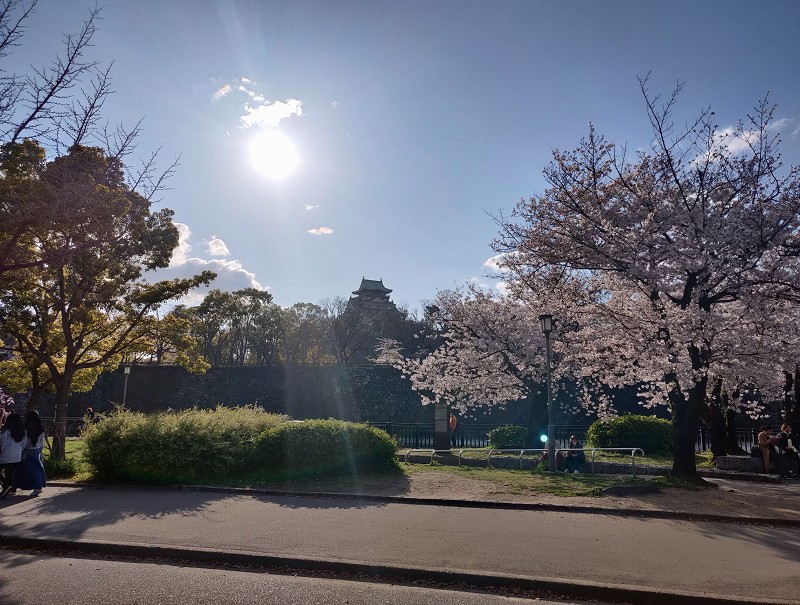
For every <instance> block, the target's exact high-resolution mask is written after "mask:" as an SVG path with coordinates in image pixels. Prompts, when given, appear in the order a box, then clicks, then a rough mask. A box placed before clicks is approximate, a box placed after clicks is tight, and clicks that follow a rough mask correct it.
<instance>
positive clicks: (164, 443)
mask: <svg viewBox="0 0 800 605" xmlns="http://www.w3.org/2000/svg"><path fill="white" fill-rule="evenodd" d="M287 420H288V417H287V416H281V415H277V414H268V413H266V412H265V411H264V410H262V409H261V408H254V407H239V408H225V407H218V408H216V409H214V410H199V409H191V410H182V411H179V412H174V413H172V412H159V413H156V414H150V415H145V414H142V413H138V412H130V411H127V410H117V411H116V412H114V413H113V414H110V415H108V416H107V417H104V418H103V419H102V420H101V421H100V422H98V423H96V424H90V425H89V426H88V427H87V428H86V429H85V430H84V432H83V438H84V440H85V442H86V451H85V461H86V463H87V464H89V466H90V467H91V468H92V469H93V471H94V475H95V477H97V478H98V479H104V480H144V481H191V480H194V479H202V478H208V479H214V478H218V477H223V476H225V475H228V474H236V473H243V472H245V471H248V470H250V469H251V468H252V465H253V461H254V459H255V457H256V452H257V450H258V444H259V443H260V441H261V440H262V438H263V437H264V435H265V434H266V433H267V432H268V431H269V430H270V429H272V428H274V427H275V426H278V425H280V424H281V423H285V422H286V421H287Z"/></svg>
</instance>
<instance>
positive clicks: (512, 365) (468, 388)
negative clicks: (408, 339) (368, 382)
mask: <svg viewBox="0 0 800 605" xmlns="http://www.w3.org/2000/svg"><path fill="white" fill-rule="evenodd" d="M538 309H539V307H538V306H537V305H535V304H527V303H523V302H520V301H516V300H512V299H509V298H504V297H502V296H499V295H498V294H496V293H491V292H484V291H481V290H479V289H477V288H474V287H467V288H466V289H465V290H454V291H446V292H440V293H439V294H438V296H437V298H436V300H435V301H434V303H433V304H432V305H430V306H429V307H428V311H427V315H428V318H429V320H431V321H433V322H435V323H436V324H437V326H438V327H439V332H438V333H435V334H432V335H431V337H433V338H435V340H436V341H438V346H436V347H435V348H434V349H433V351H430V352H429V351H427V350H426V348H424V347H422V348H419V349H418V350H417V353H416V354H413V353H412V354H410V355H409V354H407V353H405V352H404V351H402V350H401V346H400V343H398V342H396V341H393V340H388V339H385V340H382V341H381V342H380V344H379V346H378V351H379V355H378V358H377V361H378V362H379V363H388V364H391V365H393V366H394V367H396V368H398V369H399V370H400V371H401V372H402V373H403V375H404V376H405V377H407V378H408V379H409V380H410V382H411V386H412V388H413V389H414V390H416V391H418V392H419V393H420V395H421V398H422V402H423V403H433V402H446V403H447V404H449V405H450V406H451V407H453V408H455V409H457V410H459V411H460V412H462V413H466V412H468V411H469V410H471V409H474V408H477V407H480V406H484V405H490V406H492V405H501V406H502V405H505V404H506V403H507V402H509V401H514V400H519V399H528V400H529V401H530V402H531V411H530V415H529V420H528V432H529V437H531V436H532V435H535V434H538V429H540V428H541V426H542V425H544V424H546V423H547V399H546V395H545V389H544V387H543V384H544V380H545V372H546V361H545V341H544V335H543V334H542V332H541V329H540V327H539V325H540V324H539V314H540V313H539V311H538ZM554 359H555V363H556V367H555V368H554V369H555V371H556V373H558V372H559V371H560V370H559V368H558V359H559V356H558V355H556V356H555V357H554ZM559 375H560V374H559Z"/></svg>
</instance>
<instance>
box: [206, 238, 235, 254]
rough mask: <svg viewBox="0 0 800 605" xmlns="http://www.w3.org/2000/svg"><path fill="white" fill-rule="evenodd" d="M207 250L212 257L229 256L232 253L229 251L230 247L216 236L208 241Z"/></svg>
mask: <svg viewBox="0 0 800 605" xmlns="http://www.w3.org/2000/svg"><path fill="white" fill-rule="evenodd" d="M207 250H208V253H209V254H210V255H211V256H228V255H229V254H230V253H231V251H230V250H228V246H226V245H225V242H223V241H222V240H221V239H219V238H218V237H216V236H214V237H212V238H211V239H210V240H209V241H208V248H207Z"/></svg>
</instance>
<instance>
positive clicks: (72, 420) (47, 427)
mask: <svg viewBox="0 0 800 605" xmlns="http://www.w3.org/2000/svg"><path fill="white" fill-rule="evenodd" d="M83 422H84V418H83V416H68V417H67V437H79V436H80V434H81V429H82V428H83ZM42 427H43V428H44V434H45V435H47V436H48V437H52V436H53V435H54V434H55V429H56V419H55V418H53V417H52V416H50V417H47V416H42Z"/></svg>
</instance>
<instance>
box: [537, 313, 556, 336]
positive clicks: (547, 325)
mask: <svg viewBox="0 0 800 605" xmlns="http://www.w3.org/2000/svg"><path fill="white" fill-rule="evenodd" d="M539 321H540V322H541V324H542V332H544V333H545V334H550V332H552V331H553V316H552V315H546V314H545V315H540V316H539Z"/></svg>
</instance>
